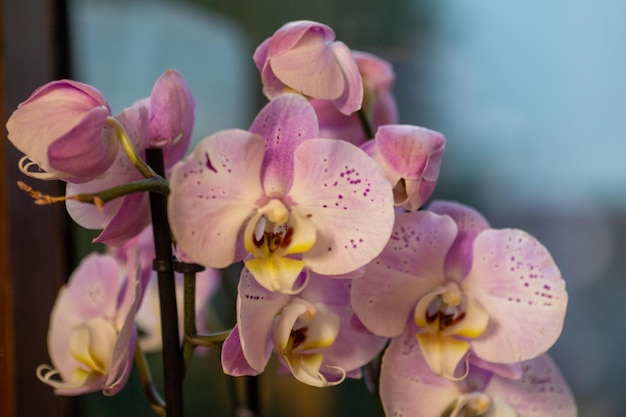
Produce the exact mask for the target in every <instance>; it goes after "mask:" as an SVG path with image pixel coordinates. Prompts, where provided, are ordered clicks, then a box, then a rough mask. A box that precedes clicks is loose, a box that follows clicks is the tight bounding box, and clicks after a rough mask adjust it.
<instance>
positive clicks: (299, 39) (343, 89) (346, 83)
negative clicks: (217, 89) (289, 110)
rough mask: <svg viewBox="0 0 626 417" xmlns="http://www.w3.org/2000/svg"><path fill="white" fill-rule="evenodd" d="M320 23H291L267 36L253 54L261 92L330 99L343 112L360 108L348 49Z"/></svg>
mask: <svg viewBox="0 0 626 417" xmlns="http://www.w3.org/2000/svg"><path fill="white" fill-rule="evenodd" d="M334 39H335V33H334V32H333V30H332V29H331V28H330V27H328V26H326V25H324V24H321V23H317V22H311V21H307V20H301V21H296V22H290V23H287V24H286V25H284V26H283V27H281V28H280V29H278V30H277V31H276V33H274V35H272V36H271V37H270V38H268V39H266V40H265V41H264V42H263V43H262V44H261V45H259V47H258V48H257V50H256V51H255V53H254V62H255V63H256V66H257V68H258V69H259V72H260V73H261V79H262V81H263V93H264V94H265V95H266V96H267V97H268V98H269V99H273V98H274V97H276V96H277V95H279V94H281V93H283V92H286V91H294V90H295V91H297V92H299V93H302V94H304V95H305V96H308V97H311V98H317V99H324V100H330V101H332V102H333V104H334V105H335V107H337V109H338V110H339V111H340V112H341V113H343V114H351V113H354V112H355V111H357V110H358V109H360V108H361V102H362V101H363V84H362V82H361V75H360V74H359V68H358V66H357V64H356V62H355V61H354V58H352V54H351V52H350V49H349V48H348V47H347V46H346V45H345V44H344V43H342V42H338V41H334Z"/></svg>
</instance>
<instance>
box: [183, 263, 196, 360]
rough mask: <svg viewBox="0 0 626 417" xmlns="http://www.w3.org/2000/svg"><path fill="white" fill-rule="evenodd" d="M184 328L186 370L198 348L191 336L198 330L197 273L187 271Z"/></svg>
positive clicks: (185, 278) (185, 277) (185, 275)
mask: <svg viewBox="0 0 626 417" xmlns="http://www.w3.org/2000/svg"><path fill="white" fill-rule="evenodd" d="M183 279H184V287H183V288H184V290H183V291H184V296H183V297H184V298H183V299H184V304H183V312H184V316H183V317H184V324H183V325H184V330H185V337H184V338H183V362H184V364H185V370H187V368H188V367H189V361H190V360H191V355H193V351H194V350H195V348H196V344H195V343H192V342H191V341H190V340H189V338H190V337H193V336H194V335H195V334H196V332H197V328H196V273H195V272H185V273H184V276H183Z"/></svg>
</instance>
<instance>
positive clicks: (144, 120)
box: [66, 70, 195, 246]
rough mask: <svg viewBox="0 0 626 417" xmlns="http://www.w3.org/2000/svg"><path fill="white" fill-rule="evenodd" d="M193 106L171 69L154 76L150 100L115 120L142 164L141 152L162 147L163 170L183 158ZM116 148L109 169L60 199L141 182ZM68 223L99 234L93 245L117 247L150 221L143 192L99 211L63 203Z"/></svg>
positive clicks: (145, 195) (68, 190) (137, 174)
mask: <svg viewBox="0 0 626 417" xmlns="http://www.w3.org/2000/svg"><path fill="white" fill-rule="evenodd" d="M194 112H195V105H194V101H193V98H192V97H191V93H190V92H189V88H188V87H187V84H186V83H185V81H184V80H183V79H182V77H181V76H180V74H179V73H178V72H176V71H174V70H169V71H166V72H165V73H164V74H162V75H161V77H159V79H158V80H157V82H156V83H155V86H154V88H153V90H152V93H151V95H150V97H148V98H146V99H143V100H140V101H138V102H136V103H135V104H134V105H133V106H131V107H129V108H126V109H124V110H123V111H122V112H121V113H120V114H118V115H117V116H115V118H116V120H117V121H118V122H119V123H120V124H121V125H122V126H123V128H124V130H125V131H126V134H127V136H128V137H129V139H130V141H131V143H132V146H133V148H134V149H135V151H136V152H137V154H138V155H139V156H140V157H141V158H142V159H144V160H145V150H146V149H147V148H150V147H161V148H163V157H164V162H165V167H166V169H169V168H170V167H171V166H172V165H173V164H174V163H176V162H178V160H179V159H180V158H181V157H182V155H183V154H184V153H185V151H186V149H187V146H188V145H189V141H190V137H191V131H192V128H193V121H194ZM142 178H143V177H142V175H141V174H140V173H139V171H137V169H135V167H134V166H133V164H132V163H131V162H130V160H129V159H128V156H127V155H126V153H125V152H124V150H123V149H122V148H121V147H120V149H119V150H118V153H117V158H116V159H115V162H114V163H113V165H111V167H110V168H109V169H108V170H107V171H106V172H104V173H103V174H102V175H100V176H99V177H98V178H95V179H94V180H92V181H89V182H86V183H83V184H68V186H67V188H66V195H68V196H71V195H76V194H85V193H94V192H98V191H102V190H105V189H108V188H112V187H115V186H119V185H123V184H126V183H129V182H132V181H137V180H140V179H142ZM66 207H67V211H68V213H69V214H70V216H71V217H72V219H73V220H74V221H75V222H76V223H78V224H80V225H81V226H83V227H85V228H87V229H95V230H102V233H101V234H100V235H99V236H98V237H97V238H96V239H94V241H95V242H99V243H105V244H107V245H112V246H121V245H123V244H124V243H125V242H126V241H127V240H128V239H130V238H132V237H134V236H136V235H137V234H138V233H140V232H141V231H142V230H143V229H144V228H145V227H146V226H147V225H148V223H149V222H150V207H149V201H148V194H147V193H135V194H129V195H127V196H125V197H122V198H119V199H117V200H114V201H111V202H109V203H107V204H105V205H104V207H102V208H99V207H95V206H93V205H91V204H84V203H79V202H76V201H72V200H68V201H67V202H66Z"/></svg>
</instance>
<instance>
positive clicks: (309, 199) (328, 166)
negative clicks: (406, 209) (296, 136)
mask: <svg viewBox="0 0 626 417" xmlns="http://www.w3.org/2000/svg"><path fill="white" fill-rule="evenodd" d="M288 197H290V198H291V199H292V200H293V201H294V203H295V204H294V205H293V207H292V212H294V213H296V214H297V215H299V216H301V217H303V218H307V219H310V220H311V221H312V222H313V223H314V224H315V226H316V229H317V237H316V242H315V245H314V246H313V247H312V248H311V250H309V251H307V252H305V253H304V254H303V255H302V259H303V260H304V262H305V264H306V266H307V267H309V268H310V269H311V270H313V271H315V272H318V273H320V274H329V275H334V274H343V273H347V272H350V271H353V270H355V269H357V268H359V267H361V266H363V265H364V264H366V263H367V262H369V261H370V260H371V259H372V258H374V257H375V256H376V255H378V254H379V253H380V251H381V250H382V248H383V247H384V246H385V244H386V242H387V240H388V238H389V234H390V233H391V228H392V226H393V219H394V212H393V203H392V194H391V187H390V186H389V183H388V182H387V181H386V180H385V178H384V177H383V176H382V173H381V172H380V169H379V168H378V167H377V165H376V163H375V162H374V161H373V160H372V159H370V158H369V157H368V156H367V155H366V154H365V153H364V152H363V151H361V150H360V149H358V148H357V147H355V146H354V145H352V144H350V143H347V142H343V141H338V140H332V139H311V140H308V141H305V142H304V143H302V144H300V146H298V148H297V149H296V153H295V162H294V182H293V185H292V187H291V189H290V191H289V195H288Z"/></svg>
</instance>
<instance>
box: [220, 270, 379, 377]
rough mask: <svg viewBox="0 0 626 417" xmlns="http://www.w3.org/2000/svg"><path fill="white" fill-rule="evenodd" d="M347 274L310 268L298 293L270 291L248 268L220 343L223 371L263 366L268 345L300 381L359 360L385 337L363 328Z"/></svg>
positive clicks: (341, 373)
mask: <svg viewBox="0 0 626 417" xmlns="http://www.w3.org/2000/svg"><path fill="white" fill-rule="evenodd" d="M349 299H350V280H347V279H332V278H329V277H325V276H321V275H316V274H313V276H312V277H311V278H310V281H309V284H308V285H307V286H306V288H305V289H304V290H303V291H302V292H300V293H299V294H297V295H289V294H282V293H274V292H270V291H268V290H267V289H265V288H263V287H261V286H260V285H259V284H258V283H257V282H256V281H255V280H254V278H253V277H252V275H251V274H250V272H249V271H248V270H247V269H244V270H243V271H242V274H241V278H240V281H239V294H238V297H237V326H236V327H235V329H234V330H233V331H232V332H231V333H230V335H229V337H228V338H227V339H226V342H225V343H224V346H223V348H222V366H223V368H224V372H226V373H227V374H229V375H233V376H241V375H258V374H259V373H261V372H263V370H264V369H265V366H266V365H267V362H268V360H269V356H270V354H271V352H272V349H273V350H274V351H275V352H276V354H277V355H278V356H279V358H280V359H281V361H282V363H283V364H284V365H285V366H286V367H287V368H289V370H290V371H291V373H292V374H293V376H294V377H295V378H296V379H298V380H299V381H301V382H303V383H305V384H308V385H312V386H316V387H325V386H331V385H337V384H339V383H340V382H342V381H343V380H344V378H345V377H346V376H349V377H353V378H358V377H360V376H361V373H360V369H359V368H361V367H362V366H364V365H365V364H367V363H368V362H369V361H371V360H372V359H373V358H374V357H375V356H376V355H377V354H378V353H379V352H380V351H381V350H382V348H383V347H384V345H385V343H386V339H384V338H381V337H378V336H375V335H373V334H372V333H371V332H369V331H367V330H366V329H365V328H364V327H363V326H362V325H361V324H360V322H359V321H358V319H356V317H355V316H354V312H353V310H352V308H351V307H350V305H349Z"/></svg>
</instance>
